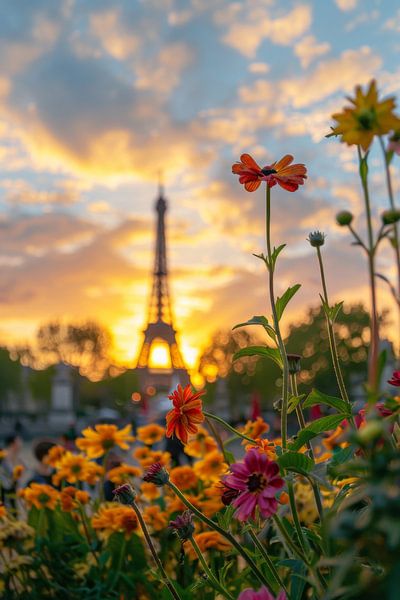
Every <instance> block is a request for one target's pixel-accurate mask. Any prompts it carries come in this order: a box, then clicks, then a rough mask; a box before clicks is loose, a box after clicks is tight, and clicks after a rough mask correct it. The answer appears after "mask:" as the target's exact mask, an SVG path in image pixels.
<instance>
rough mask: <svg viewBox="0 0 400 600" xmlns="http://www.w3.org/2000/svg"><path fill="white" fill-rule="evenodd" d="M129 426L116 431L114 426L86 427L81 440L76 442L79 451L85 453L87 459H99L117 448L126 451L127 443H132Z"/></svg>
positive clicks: (132, 438)
mask: <svg viewBox="0 0 400 600" xmlns="http://www.w3.org/2000/svg"><path fill="white" fill-rule="evenodd" d="M131 429H132V427H131V425H126V427H124V428H123V429H118V428H117V426H116V425H95V427H94V429H92V428H91V427H87V428H86V429H84V430H83V431H82V434H83V436H84V437H83V438H78V439H77V440H76V442H75V443H76V445H77V447H78V448H79V449H80V450H83V451H84V452H86V454H87V455H88V457H89V458H99V457H100V456H103V454H105V452H108V450H111V448H114V446H119V447H120V448H122V450H128V448H129V443H128V442H133V441H134V439H135V438H134V437H133V436H132V435H131Z"/></svg>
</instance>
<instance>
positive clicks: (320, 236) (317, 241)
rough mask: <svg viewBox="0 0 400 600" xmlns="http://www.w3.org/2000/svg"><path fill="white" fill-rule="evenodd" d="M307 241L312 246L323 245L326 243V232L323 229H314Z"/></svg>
mask: <svg viewBox="0 0 400 600" xmlns="http://www.w3.org/2000/svg"><path fill="white" fill-rule="evenodd" d="M307 241H308V242H310V244H311V246H313V247H314V248H317V247H318V246H323V245H324V244H325V234H324V233H322V231H312V232H311V233H310V234H309V236H308V238H307Z"/></svg>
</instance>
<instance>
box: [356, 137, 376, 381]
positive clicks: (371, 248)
mask: <svg viewBox="0 0 400 600" xmlns="http://www.w3.org/2000/svg"><path fill="white" fill-rule="evenodd" d="M357 151H358V160H359V164H360V166H361V163H362V160H363V158H362V155H361V150H360V146H357ZM360 177H361V184H362V188H363V192H364V201H365V211H366V217H367V230H368V272H369V279H370V290H371V345H370V355H369V373H368V375H369V377H368V381H369V385H370V390H371V392H372V393H377V392H378V352H379V324H378V313H377V301H376V280H375V243H374V236H373V230H372V216H371V202H370V198H369V190H368V181H367V175H364V176H362V175H361V174H360Z"/></svg>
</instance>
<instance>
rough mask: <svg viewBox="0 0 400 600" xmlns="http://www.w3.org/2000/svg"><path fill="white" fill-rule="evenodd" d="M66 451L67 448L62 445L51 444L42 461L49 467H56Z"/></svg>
mask: <svg viewBox="0 0 400 600" xmlns="http://www.w3.org/2000/svg"><path fill="white" fill-rule="evenodd" d="M66 452H67V450H66V448H64V446H58V445H56V446H52V447H51V448H50V450H49V451H48V453H47V454H46V456H45V457H44V459H43V462H44V463H45V464H46V465H50V466H51V467H57V466H58V463H59V462H60V460H61V458H62V457H63V456H64V454H65V453H66Z"/></svg>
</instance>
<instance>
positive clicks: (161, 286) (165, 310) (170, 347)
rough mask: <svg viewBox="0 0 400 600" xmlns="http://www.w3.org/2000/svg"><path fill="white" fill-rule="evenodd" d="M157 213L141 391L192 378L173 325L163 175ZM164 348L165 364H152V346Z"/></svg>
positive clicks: (141, 358)
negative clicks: (174, 380) (175, 380)
mask: <svg viewBox="0 0 400 600" xmlns="http://www.w3.org/2000/svg"><path fill="white" fill-rule="evenodd" d="M155 210H156V213H157V222H156V244H155V254H154V268H153V282H152V287H151V294H150V300H149V304H148V313H147V324H146V328H145V330H144V332H143V333H144V340H143V344H142V347H141V350H140V353H139V357H138V361H137V365H136V368H137V369H138V370H139V377H140V379H141V384H142V388H147V387H148V386H151V387H154V388H156V389H157V388H169V387H170V386H171V383H172V380H173V379H174V378H175V379H178V381H179V382H180V383H181V384H183V385H186V384H187V383H189V376H188V373H187V370H186V368H185V364H184V362H183V359H182V355H181V352H180V350H179V347H178V343H177V340H176V333H177V332H176V330H175V328H174V324H173V315H172V308H171V299H170V293H169V285H168V265H167V244H166V236H165V214H166V211H167V201H166V198H165V196H164V186H163V181H162V173H161V171H159V173H158V198H157V200H156V203H155ZM154 345H155V346H157V345H158V346H159V347H160V346H161V347H163V349H164V350H163V352H164V354H165V353H167V360H166V365H163V366H159V367H157V365H152V364H151V362H152V349H153V346H154Z"/></svg>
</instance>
